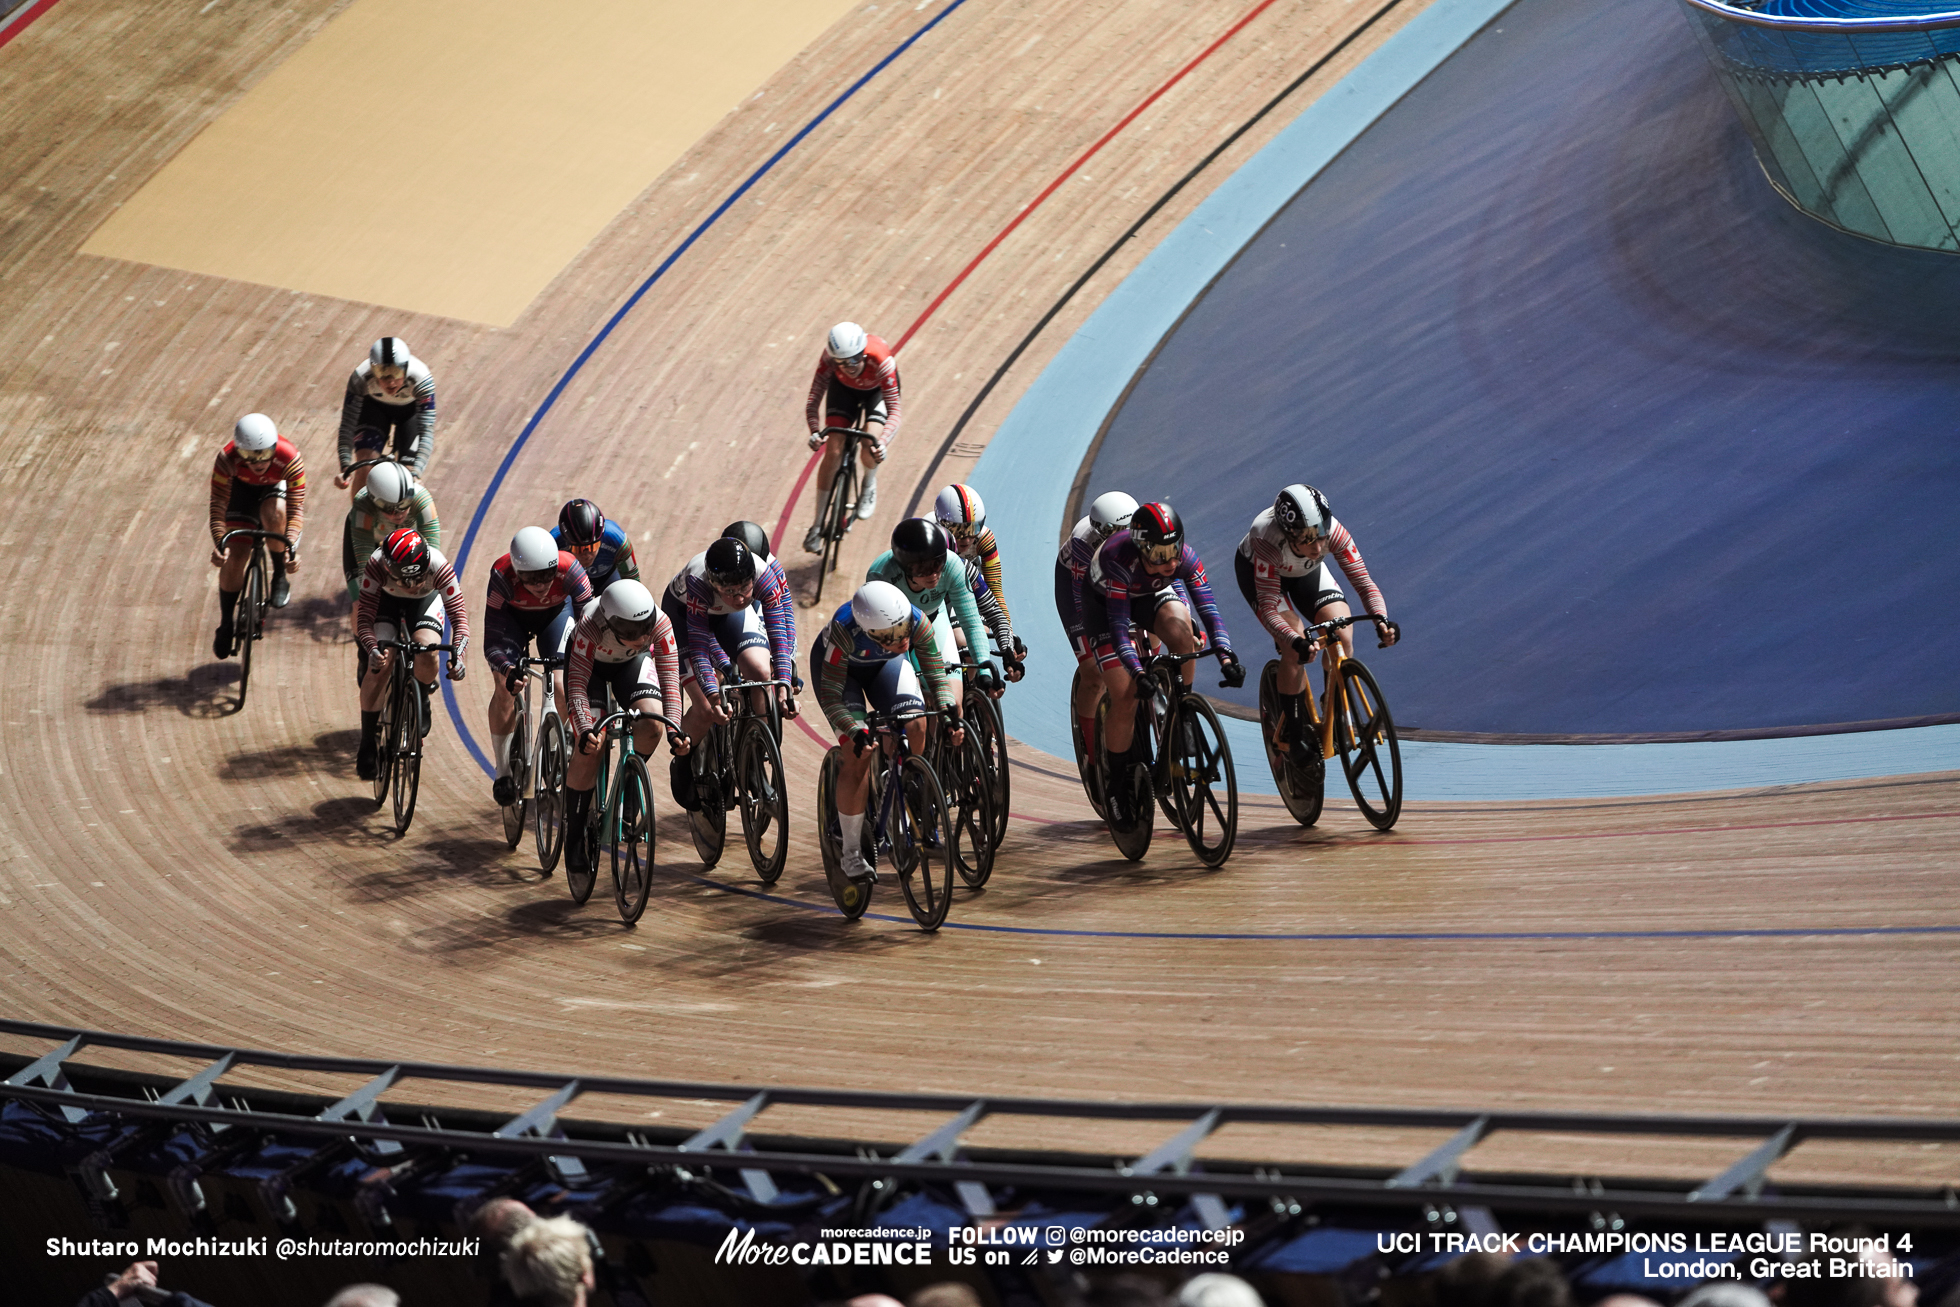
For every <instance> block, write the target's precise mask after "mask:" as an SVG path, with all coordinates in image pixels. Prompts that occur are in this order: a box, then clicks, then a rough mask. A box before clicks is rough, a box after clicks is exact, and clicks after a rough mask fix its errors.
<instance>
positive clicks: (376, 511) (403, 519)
mask: <svg viewBox="0 0 1960 1307" xmlns="http://www.w3.org/2000/svg"><path fill="white" fill-rule="evenodd" d="M405 526H409V527H414V528H415V533H416V534H417V535H419V536H421V537H422V539H423V541H424V542H425V543H426V544H427V545H428V546H429V548H431V549H440V548H442V522H441V520H440V519H439V518H437V516H436V501H435V496H434V495H431V494H430V493H429V489H428V487H427V486H422V485H417V484H416V481H415V474H414V473H413V472H410V471H409V470H408V469H407V468H405V467H403V466H402V465H401V464H399V463H383V464H381V465H380V466H378V467H376V468H374V469H373V470H372V471H371V472H370V473H369V474H368V480H367V485H365V486H364V487H362V488H361V489H360V490H357V491H355V492H354V506H353V507H352V508H350V509H348V510H347V521H346V523H345V525H344V526H343V527H342V528H341V532H340V564H341V571H343V572H345V573H346V574H347V597H348V598H350V599H356V600H357V599H359V598H360V597H361V572H362V570H363V569H364V568H366V566H367V560H368V555H369V554H372V553H373V552H374V551H375V550H376V549H378V548H380V546H381V542H382V541H383V540H385V539H387V538H388V537H389V536H390V535H392V534H394V533H395V532H397V531H399V530H401V529H402V528H403V527H405Z"/></svg>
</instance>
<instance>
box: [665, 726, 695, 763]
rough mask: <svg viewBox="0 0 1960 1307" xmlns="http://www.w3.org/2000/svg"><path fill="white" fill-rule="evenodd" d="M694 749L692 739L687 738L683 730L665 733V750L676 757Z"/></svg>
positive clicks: (683, 755) (681, 756)
mask: <svg viewBox="0 0 1960 1307" xmlns="http://www.w3.org/2000/svg"><path fill="white" fill-rule="evenodd" d="M693 749H694V741H693V740H690V739H688V738H687V732H685V731H669V732H668V733H667V750H668V752H670V753H672V754H673V755H674V756H675V757H676V758H684V757H686V756H687V755H688V754H689V753H690V752H692V751H693Z"/></svg>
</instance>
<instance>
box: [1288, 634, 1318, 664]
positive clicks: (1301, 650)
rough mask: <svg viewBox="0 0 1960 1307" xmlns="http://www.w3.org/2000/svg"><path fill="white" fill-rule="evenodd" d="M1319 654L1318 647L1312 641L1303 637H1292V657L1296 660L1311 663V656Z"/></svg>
mask: <svg viewBox="0 0 1960 1307" xmlns="http://www.w3.org/2000/svg"><path fill="white" fill-rule="evenodd" d="M1319 652H1320V645H1319V644H1318V643H1317V642H1315V641H1314V640H1312V639H1309V638H1308V637H1307V636H1304V635H1296V636H1294V637H1293V656H1294V657H1296V658H1298V659H1299V660H1300V661H1301V662H1302V663H1310V662H1312V661H1313V656H1314V655H1315V654H1316V653H1319Z"/></svg>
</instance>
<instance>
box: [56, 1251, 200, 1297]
mask: <svg viewBox="0 0 1960 1307" xmlns="http://www.w3.org/2000/svg"><path fill="white" fill-rule="evenodd" d="M145 1289H148V1290H151V1291H152V1293H151V1295H150V1296H149V1298H148V1301H150V1302H154V1303H160V1304H162V1307H211V1304H209V1303H207V1302H205V1301H204V1300H203V1299H201V1298H193V1297H191V1296H190V1295H189V1294H187V1293H170V1294H165V1293H162V1292H161V1291H160V1290H159V1289H158V1285H157V1264H156V1263H155V1262H131V1263H130V1264H129V1265H128V1267H127V1268H125V1269H124V1271H123V1273H122V1274H121V1275H117V1276H112V1277H110V1279H109V1281H108V1283H106V1284H104V1285H103V1286H102V1287H101V1288H100V1289H91V1290H90V1291H89V1292H88V1293H86V1294H84V1295H82V1300H81V1301H80V1302H79V1303H77V1304H75V1307H116V1304H118V1303H121V1302H125V1301H127V1300H128V1299H131V1298H136V1299H137V1301H139V1302H142V1301H145V1300H144V1299H143V1298H139V1297H138V1294H139V1293H141V1292H142V1291H143V1290H145Z"/></svg>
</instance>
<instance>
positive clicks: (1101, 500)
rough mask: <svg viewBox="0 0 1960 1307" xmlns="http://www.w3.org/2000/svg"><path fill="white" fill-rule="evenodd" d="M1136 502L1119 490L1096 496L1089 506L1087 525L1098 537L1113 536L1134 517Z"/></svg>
mask: <svg viewBox="0 0 1960 1307" xmlns="http://www.w3.org/2000/svg"><path fill="white" fill-rule="evenodd" d="M1136 511H1137V501H1136V500H1134V499H1132V498H1130V496H1128V495H1126V494H1124V493H1123V492H1122V491H1120V490H1112V491H1110V492H1109V493H1108V494H1103V495H1097V496H1096V502H1095V503H1093V504H1091V505H1089V525H1091V526H1093V527H1094V528H1095V529H1096V533H1097V534H1098V535H1103V536H1113V535H1115V534H1116V533H1117V532H1118V531H1121V530H1122V529H1123V528H1124V527H1126V526H1128V525H1129V524H1130V518H1132V517H1133V516H1135V515H1136Z"/></svg>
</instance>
